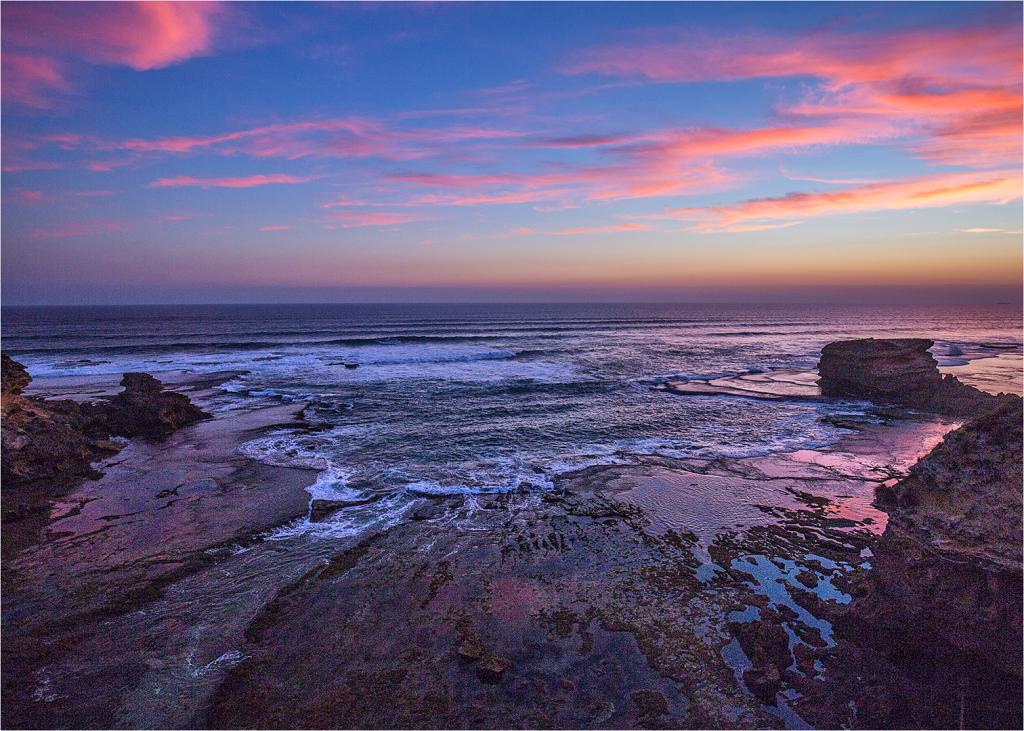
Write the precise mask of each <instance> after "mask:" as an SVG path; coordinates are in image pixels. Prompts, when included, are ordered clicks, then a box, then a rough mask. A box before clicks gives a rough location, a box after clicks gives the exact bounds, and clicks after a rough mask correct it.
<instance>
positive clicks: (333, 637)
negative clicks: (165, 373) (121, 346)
mask: <svg viewBox="0 0 1024 731" xmlns="http://www.w3.org/2000/svg"><path fill="white" fill-rule="evenodd" d="M929 345H930V341H926V340H921V341H872V340H867V341H848V342H847V343H842V344H834V345H833V346H829V347H828V348H826V349H825V351H823V354H822V363H821V366H820V372H821V376H822V380H821V384H820V391H821V393H822V394H823V396H819V397H826V398H827V397H829V395H830V394H835V395H839V394H842V395H843V396H846V397H854V398H870V399H872V400H874V401H877V402H879V403H880V404H882V405H883V408H882V410H881V411H880V413H884V414H887V415H888V416H887V418H885V419H883V421H882V423H880V424H878V423H867V422H866V423H847V424H844V426H846V427H847V428H848V429H849V430H850V431H849V436H848V437H845V438H844V439H843V440H842V441H841V442H840V443H839V444H837V445H833V446H832V447H829V448H825V449H820V450H799V451H797V452H791V453H784V454H776V455H770V456H766V457H753V458H744V459H727V458H719V459H716V460H710V461H708V460H703V461H702V460H668V459H662V458H653V457H652V458H647V459H646V460H643V461H642V462H643V463H642V464H640V465H637V466H621V467H595V468H589V469H587V470H584V471H582V472H579V473H575V474H572V475H567V476H564V477H563V478H562V479H560V480H559V482H558V483H557V485H556V489H555V490H553V491H551V492H546V493H537V492H531V491H526V492H521V493H511V494H504V495H497V496H491V497H487V496H476V497H474V496H469V497H465V498H464V497H461V496H459V497H447V498H434V499H427V498H421V499H419V500H418V501H414V502H412V503H410V504H409V505H408V506H407V508H403V510H405V512H404V513H403V515H404V517H403V518H402V519H401V520H396V521H394V522H392V523H387V524H383V525H380V526H379V527H378V528H377V529H375V530H370V531H367V532H365V533H361V534H353V536H352V537H351V539H345V540H332V541H326V540H324V541H305V542H298V541H296V540H289V539H282V540H279V539H278V538H275V537H273V529H274V526H275V525H283V524H285V523H287V521H288V520H290V519H294V518H295V517H296V516H298V515H302V514H305V513H306V512H307V510H308V506H307V505H306V503H307V501H308V495H307V494H306V493H305V492H304V490H303V487H305V486H307V485H308V484H309V483H310V482H312V480H313V479H314V477H315V476H314V475H313V474H312V473H310V472H306V473H303V472H302V471H296V470H291V469H289V468H270V467H265V466H257V465H256V464H255V463H253V462H251V460H247V459H245V458H242V457H240V456H239V455H238V454H237V445H238V444H239V443H240V442H241V441H242V440H244V439H245V438H249V437H251V435H252V434H253V433H254V431H256V430H265V429H267V428H270V427H272V426H274V425H280V424H281V423H282V422H283V421H287V420H288V418H287V415H286V414H285V413H284V411H283V409H284V408H285V407H271V408H268V409H266V410H264V411H261V412H250V413H248V414H242V415H234V416H231V417H226V418H217V419H213V420H205V421H198V422H196V423H194V424H193V425H192V426H190V427H188V428H186V429H183V430H181V431H178V432H176V433H174V434H173V435H172V436H171V437H169V438H168V439H167V441H164V442H147V441H144V440H142V441H140V440H136V441H133V442H131V443H130V444H129V445H128V446H127V447H125V448H124V449H123V451H122V452H121V455H120V457H119V461H118V462H116V463H113V464H111V463H108V465H109V466H107V467H106V468H105V469H106V474H105V475H104V476H103V477H102V478H101V479H100V480H98V481H88V482H85V483H81V487H79V488H77V489H76V490H75V491H73V492H70V493H68V497H67V498H66V499H65V502H63V503H58V504H56V505H55V508H54V510H55V513H54V515H51V518H50V525H49V528H48V532H47V537H46V538H45V540H43V541H42V542H39V543H38V544H36V545H30V546H27V547H22V548H23V549H24V550H22V551H20V553H19V555H18V556H17V557H16V559H15V560H14V561H13V562H12V561H9V560H8V559H7V558H5V572H4V573H5V577H4V578H5V586H4V589H5V591H4V639H5V643H4V704H3V705H4V709H3V717H4V723H5V724H6V725H9V726H53V725H65V726H72V727H80V726H112V727H126V726H127V727H131V726H143V727H152V726H161V727H228V728H251V727H269V726H273V727H286V728H291V727H296V728H324V727H373V728H394V727H412V728H424V727H434V728H437V727H453V728H461V727H477V728H488V727H525V726H529V727H581V728H589V727H612V728H631V727H644V728H659V727H665V728H672V727H715V728H732V727H782V726H788V727H799V726H805V725H814V726H821V727H839V726H844V727H943V726H952V727H956V726H961V727H1007V728H1013V727H1019V725H1020V720H1021V718H1020V687H1021V683H1020V675H1021V668H1020V649H1021V615H1020V604H1021V556H1020V532H1021V500H1020V492H1019V488H1020V482H1021V454H1020V444H1021V430H1020V423H1021V400H1020V397H1018V396H999V397H995V396H992V395H990V394H986V393H983V392H980V391H977V389H973V388H971V387H969V386H966V385H964V384H962V383H960V382H959V381H956V379H952V380H950V379H949V378H946V379H943V378H942V377H941V376H940V375H939V373H938V370H937V368H936V367H935V362H934V359H931V356H930V354H928V352H927V348H928V347H929ZM841 359H845V360H846V362H848V363H849V364H850V365H849V367H847V368H842V367H839V365H838V364H839V363H840V360H841ZM929 359H930V362H929ZM6 368H7V366H6V361H5V369H6ZM12 372H13V371H12ZM5 373H6V370H5ZM791 379H792V377H790V376H786V378H785V379H782V380H783V381H787V380H788V381H789V383H784V384H783V385H782V386H778V387H777V388H778V389H779V390H781V391H782V392H783V393H782V395H783V396H785V395H786V394H785V391H786V389H788V388H789V385H790V384H795V385H796V386H797V387H798V388H799V389H805V388H807V385H808V384H806V383H805V382H804V380H803V378H802V377H799V378H795V379H792V380H791ZM757 380H765V379H755V381H757ZM894 383H895V384H898V387H897V388H895V390H894V387H893V386H892V384H894ZM147 384H148V382H147ZM23 385H24V384H22V386H20V387H17V388H19V389H20V388H21V387H23ZM734 387H735V386H730V389H731V388H734ZM746 387H747V384H741V386H740V388H746ZM759 387H760V386H759ZM769 387H770V388H776V386H774V385H772V384H769ZM713 388H717V386H716V387H713ZM815 388H817V386H815ZM136 390H137V389H136ZM143 390H144V391H145V393H147V394H149V396H148V397H149V398H152V397H153V396H154V395H158V394H160V391H159V389H157V390H154V389H153V388H152V385H151V384H149V385H148V386H147V388H146V389H143ZM8 393H9V391H8V388H7V379H6V378H5V388H4V409H5V417H6V414H7V408H8V403H9V399H8ZM10 393H12V395H13V397H14V398H16V399H24V397H23V396H21V394H20V390H19V392H18V393H13V390H12V391H11V392H10ZM694 393H695V395H708V393H707V391H706V389H696V390H695V392H694ZM712 395H713V394H712ZM725 395H728V396H734V395H737V394H733V393H726V394H725ZM739 395H743V394H742V392H741V394H739ZM115 398H116V397H115ZM14 403H15V404H16V405H17V406H18V407H19V408H29V407H31V408H33V409H36V408H41V407H40V406H39V405H38V403H36V402H35V400H32V401H30V402H29V404H28V406H22V405H21V403H20V402H18V401H15V402H14ZM46 403H47V402H43V405H44V406H45V404H46ZM47 408H49V407H47ZM89 408H90V407H86V408H84V409H81V410H80V411H79V412H78V413H81V412H82V411H86V412H87V411H88V410H89ZM110 408H116V407H110ZM275 408H276V410H275ZM908 408H910V409H913V410H911V411H908V410H907V409H908ZM292 411H294V408H292ZM72 412H73V410H72ZM928 412H932V413H931V414H929V413H928ZM33 413H35V412H33ZM73 413H74V412H73ZM953 419H955V420H956V421H953ZM966 419H970V420H969V421H967V423H965V424H964V425H963V426H959V424H960V422H963V421H964V420H966ZM6 421H7V420H6V418H5V423H6ZM108 423H119V422H117V420H116V419H110V420H109V422H108ZM118 428H120V427H118ZM5 429H6V427H5ZM951 430H952V431H951ZM947 432H948V433H947ZM109 433H112V432H108V434H109ZM943 437H945V438H943ZM936 445H937V446H936ZM933 447H934V448H933ZM6 449H7V436H6V431H5V469H6V460H7V454H6ZM929 450H930V451H929ZM926 453H927V456H926ZM186 455H188V457H186ZM51 482H52V481H51ZM26 484H29V483H26ZM38 484H48V483H47V480H41V481H40V482H39V483H38ZM7 485H8V483H7V478H6V476H5V486H7ZM62 489H65V488H62ZM876 492H877V500H876ZM10 495H11V491H10V490H8V491H5V494H4V508H5V514H6V511H7V504H8V500H9V497H10ZM51 502H52V501H51ZM873 503H874V504H873ZM335 507H338V506H327V508H329V509H334V508H335ZM350 509H354V510H359V509H360V507H359V506H354V507H345V510H350ZM325 510H326V509H325ZM883 511H884V512H883ZM328 512H329V511H328ZM318 517H326V513H325V516H318ZM157 536H159V539H158V540H156V541H155V542H154V540H153V539H154V538H155V537H157ZM6 537H7V536H6V526H5V543H6V542H7V541H6ZM278 546H279V547H280V548H277V547H278ZM68 555H74V556H78V557H80V558H81V559H82V560H81V561H75V562H69V561H67V556H68ZM99 557H102V558H99ZM97 559H99V563H98V565H95V566H92V565H89V562H90V561H96V560H97ZM911 630H912V631H911ZM115 648H116V651H114V649H115Z"/></svg>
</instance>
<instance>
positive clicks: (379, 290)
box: [2, 3, 1022, 304]
mask: <svg viewBox="0 0 1024 731" xmlns="http://www.w3.org/2000/svg"><path fill="white" fill-rule="evenodd" d="M3 24H4V36H3V63H4V69H3V81H4V87H3V90H4V98H3V165H4V174H3V223H2V233H3V242H2V243H3V250H2V254H3V272H2V275H3V301H4V303H5V304H17V303H108V302H113V303H118V302H175V301H186V302H198V301H202V302H229V301H291V300H302V301H353V300H355V301H359V300H382V299H383V300H391V299H396V300H404V301H409V300H447V299H455V300H466V299H469V300H474V299H483V300H493V299H513V300H534V299H556V300H558V299H598V300H601V299H616V300H621V299H629V300H645V299H658V300H665V299H669V300H701V299H717V300H722V299H761V298H764V299H782V300H801V299H829V298H830V297H835V298H851V297H852V298H856V297H858V296H859V297H869V296H870V297H874V296H895V297H897V298H908V297H909V298H911V299H914V298H917V299H940V300H941V299H970V300H992V299H995V300H1005V299H1008V298H1014V299H1017V298H1019V296H1020V285H1021V241H1022V239H1021V203H1020V199H1021V175H1020V172H1021V149H1020V138H1021V49H1020V41H1019V39H1020V33H1021V12H1020V6H1019V5H1016V4H1009V3H970V4H951V3H943V4H941V6H939V5H936V4H930V3H908V4H895V3H885V4H872V3H851V4H834V3H796V4H781V3H780V4H776V3H751V4H737V3H729V4H724V3H722V4H718V3H696V4H682V3H678V4H676V3H546V4H542V3H507V4H506V3H423V4H398V3H372V4H354V3H350V4H305V3H282V4H269V3H261V4H245V3H232V4H227V5H221V4H217V3H141V4H135V3H119V4H107V3H95V4H94V3H75V4H48V3H18V4H12V3H4V4H3Z"/></svg>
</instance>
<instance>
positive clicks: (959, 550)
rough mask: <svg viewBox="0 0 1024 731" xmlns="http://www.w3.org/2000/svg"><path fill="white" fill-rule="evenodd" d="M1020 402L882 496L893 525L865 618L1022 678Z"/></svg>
mask: <svg viewBox="0 0 1024 731" xmlns="http://www.w3.org/2000/svg"><path fill="white" fill-rule="evenodd" d="M1022 418H1024V415H1022V409H1021V399H1020V398H1018V397H1013V398H1012V399H1009V400H1007V402H1006V403H1005V404H1004V405H1002V406H1001V407H1000V408H999V409H998V410H996V411H995V412H993V413H991V414H988V415H985V416H982V417H980V418H978V419H976V420H975V421H973V422H971V423H969V424H967V425H966V426H964V427H962V428H960V429H958V430H956V431H955V432H952V433H951V434H949V435H948V436H947V437H946V438H945V440H944V441H943V442H942V444H940V445H939V446H938V447H936V448H935V449H934V450H933V451H932V452H931V453H930V454H929V455H928V456H927V457H925V458H924V459H922V460H921V461H920V462H918V463H917V464H916V465H915V466H914V467H913V468H912V469H911V471H910V475H909V476H908V477H907V478H906V479H904V480H902V481H900V482H899V483H897V484H896V485H895V486H894V487H893V488H892V489H891V490H889V491H885V492H883V493H882V494H881V495H880V496H879V497H880V503H881V505H882V507H884V508H885V509H886V510H887V511H888V512H889V514H890V520H889V524H888V526H887V527H886V531H885V533H884V534H883V536H882V538H881V540H880V541H879V542H878V544H877V547H876V548H875V549H874V551H875V559H874V563H875V571H873V572H872V582H873V584H872V590H871V592H870V594H869V596H868V597H867V598H866V599H865V600H864V602H863V604H862V606H860V607H859V609H858V611H860V612H861V613H863V614H864V615H865V617H866V619H867V620H868V622H869V623H871V624H872V625H873V626H875V627H876V628H878V629H879V630H884V631H886V632H887V633H888V641H891V642H894V643H896V644H897V645H899V647H897V650H899V649H901V648H903V649H905V650H907V652H910V653H913V652H914V650H913V648H914V647H915V646H919V647H925V648H929V649H931V650H934V651H935V652H937V653H938V654H940V655H949V656H951V657H952V658H953V659H952V660H951V661H957V656H960V657H959V660H960V661H962V662H965V663H972V662H974V663H978V662H980V663H983V664H984V666H986V667H992V668H996V669H998V670H999V671H1001V672H1004V673H1011V674H1014V675H1016V676H1017V677H1018V684H1019V677H1020V675H1021V647H1022V642H1024V640H1022V634H1021V601H1022V593H1021V582H1022V574H1021V530H1022V524H1021V511H1022V505H1021V481H1022V472H1021V439H1022V432H1021V420H1022Z"/></svg>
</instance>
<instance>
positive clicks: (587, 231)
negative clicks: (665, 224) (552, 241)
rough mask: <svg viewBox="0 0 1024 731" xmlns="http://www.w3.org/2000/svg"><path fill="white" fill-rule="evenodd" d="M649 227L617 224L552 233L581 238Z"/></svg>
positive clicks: (643, 224) (580, 227) (646, 229)
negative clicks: (582, 236)
mask: <svg viewBox="0 0 1024 731" xmlns="http://www.w3.org/2000/svg"><path fill="white" fill-rule="evenodd" d="M650 228H651V227H650V226H649V225H648V224H646V223H618V224H614V225H611V226H579V227H577V228H566V229H562V230H561V231H554V232H553V234H554V235H555V236H581V235H591V234H613V233H624V232H630V231H649V230H650Z"/></svg>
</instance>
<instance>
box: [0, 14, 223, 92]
mask: <svg viewBox="0 0 1024 731" xmlns="http://www.w3.org/2000/svg"><path fill="white" fill-rule="evenodd" d="M233 12H234V11H233V9H231V8H229V7H228V6H226V5H223V4H221V3H217V2H98V3H95V2H94V3H4V5H3V26H4V52H3V66H4V68H3V74H4V90H3V98H4V101H6V102H11V103H15V104H20V105H23V106H27V107H33V108H37V109H48V108H52V107H54V106H56V105H57V104H59V103H60V100H61V99H63V98H66V97H67V95H69V94H71V93H72V92H73V91H74V87H73V85H72V84H71V82H70V81H69V78H68V72H67V68H68V66H69V64H70V62H71V60H72V59H75V60H80V61H85V62H87V63H92V64H111V65H118V66H128V67H130V68H133V69H135V70H136V71H146V70H150V69H157V68H162V67H164V66H169V65H171V64H174V63H179V62H181V61H185V60H187V59H189V58H193V57H195V56H200V55H205V54H208V53H210V52H212V50H213V48H214V45H215V42H216V40H217V37H218V35H219V31H220V30H221V29H222V28H223V27H224V26H225V25H226V20H227V18H228V17H229V16H230V15H231V14H232V13H233Z"/></svg>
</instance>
